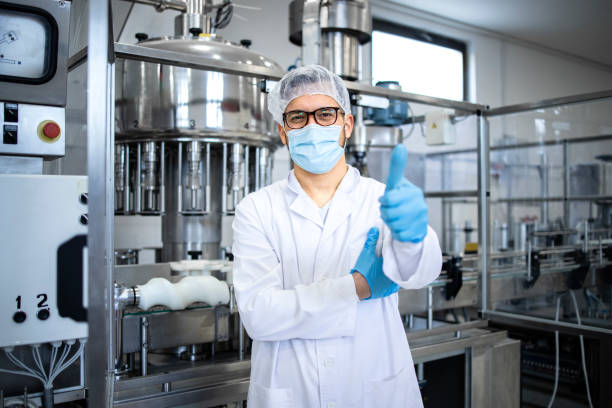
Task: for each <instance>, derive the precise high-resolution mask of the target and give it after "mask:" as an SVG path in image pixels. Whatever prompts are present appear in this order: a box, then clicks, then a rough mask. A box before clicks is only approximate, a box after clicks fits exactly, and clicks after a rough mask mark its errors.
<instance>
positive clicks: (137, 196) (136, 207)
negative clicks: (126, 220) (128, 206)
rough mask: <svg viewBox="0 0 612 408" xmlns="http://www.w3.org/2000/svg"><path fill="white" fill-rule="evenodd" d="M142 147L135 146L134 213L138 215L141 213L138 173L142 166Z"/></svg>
mask: <svg viewBox="0 0 612 408" xmlns="http://www.w3.org/2000/svg"><path fill="white" fill-rule="evenodd" d="M141 160H142V147H141V144H140V143H138V145H137V146H136V180H134V181H135V182H136V186H135V187H134V212H135V213H137V214H139V213H140V212H141V211H142V201H141V200H142V186H141V183H140V177H141V174H140V171H141V166H142V161H141Z"/></svg>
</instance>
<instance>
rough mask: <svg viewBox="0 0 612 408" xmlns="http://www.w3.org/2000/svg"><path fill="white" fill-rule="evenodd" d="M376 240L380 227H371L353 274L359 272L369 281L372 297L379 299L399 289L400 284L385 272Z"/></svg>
mask: <svg viewBox="0 0 612 408" xmlns="http://www.w3.org/2000/svg"><path fill="white" fill-rule="evenodd" d="M376 241H378V228H375V227H374V228H370V230H369V231H368V237H367V238H366V242H365V245H364V246H363V250H362V251H361V254H359V258H357V262H356V263H355V267H354V268H353V269H352V270H351V274H353V273H355V272H359V273H360V274H362V275H363V276H364V277H365V278H366V280H367V281H368V285H369V286H370V293H371V294H370V297H369V298H366V299H377V298H381V297H385V296H389V295H391V294H393V293H395V292H397V291H398V290H399V286H398V285H397V284H396V283H395V282H393V281H392V280H391V279H389V278H387V276H386V275H385V274H384V273H383V268H382V264H383V258H382V256H376Z"/></svg>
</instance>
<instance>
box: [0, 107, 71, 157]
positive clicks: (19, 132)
mask: <svg viewBox="0 0 612 408" xmlns="http://www.w3.org/2000/svg"><path fill="white" fill-rule="evenodd" d="M0 129H1V130H2V143H0V155H11V156H38V157H45V158H49V159H52V158H57V157H61V156H64V154H65V150H66V135H65V129H66V109H65V108H62V107H54V106H42V105H30V104H24V103H13V102H0Z"/></svg>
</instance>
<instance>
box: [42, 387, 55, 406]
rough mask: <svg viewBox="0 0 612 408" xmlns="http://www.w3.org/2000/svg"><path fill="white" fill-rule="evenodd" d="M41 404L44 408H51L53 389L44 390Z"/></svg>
mask: <svg viewBox="0 0 612 408" xmlns="http://www.w3.org/2000/svg"><path fill="white" fill-rule="evenodd" d="M42 403H43V407H45V408H53V388H45V389H44V391H43V401H42Z"/></svg>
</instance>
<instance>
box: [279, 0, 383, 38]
mask: <svg viewBox="0 0 612 408" xmlns="http://www.w3.org/2000/svg"><path fill="white" fill-rule="evenodd" d="M308 3H309V2H306V3H305V2H304V1H303V0H294V1H292V2H291V3H290V4H289V40H290V41H291V42H292V43H293V44H296V45H300V46H302V45H306V44H303V38H302V29H303V21H304V20H305V19H304V14H308V15H309V16H310V17H311V18H315V19H316V20H318V21H317V23H318V24H319V25H320V29H321V30H322V31H323V32H332V31H337V32H345V33H347V34H349V35H351V36H354V37H355V38H356V39H357V40H358V41H359V43H360V44H365V43H367V42H369V41H370V39H371V33H372V17H371V12H370V4H369V1H368V0H332V1H326V2H322V3H321V6H320V9H319V7H318V5H317V7H316V9H314V10H309V9H308V6H309V4H308ZM313 3H314V2H313ZM316 3H320V2H319V1H316ZM305 9H306V13H304V10H305ZM315 12H318V13H319V15H318V16H317V15H315V14H314V13H315Z"/></svg>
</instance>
